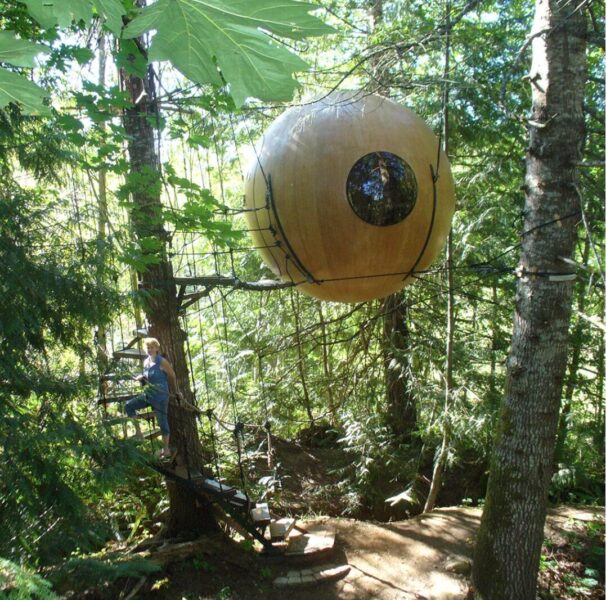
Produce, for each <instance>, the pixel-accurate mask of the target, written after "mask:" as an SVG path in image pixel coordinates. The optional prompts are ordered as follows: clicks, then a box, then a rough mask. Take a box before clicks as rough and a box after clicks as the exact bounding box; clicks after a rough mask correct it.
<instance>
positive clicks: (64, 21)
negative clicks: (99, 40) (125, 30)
mask: <svg viewBox="0 0 606 600" xmlns="http://www.w3.org/2000/svg"><path fill="white" fill-rule="evenodd" d="M21 1H22V2H23V3H24V4H26V5H27V10H28V11H29V13H30V14H31V15H32V17H34V19H36V21H38V23H40V25H41V26H42V27H45V28H52V27H55V26H59V27H69V26H70V25H71V24H72V21H75V22H76V23H78V22H79V21H83V22H84V23H85V24H87V25H88V23H90V21H91V20H92V19H93V17H94V16H99V17H101V18H102V19H104V21H105V24H106V26H107V28H108V29H109V30H110V31H111V32H112V33H114V34H115V35H120V30H121V29H122V16H123V15H125V14H126V11H125V9H124V6H123V3H122V0H56V1H53V0H21Z"/></svg>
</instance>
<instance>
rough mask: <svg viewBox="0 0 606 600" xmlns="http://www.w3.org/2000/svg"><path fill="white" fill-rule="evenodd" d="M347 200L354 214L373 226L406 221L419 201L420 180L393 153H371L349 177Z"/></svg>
mask: <svg viewBox="0 0 606 600" xmlns="http://www.w3.org/2000/svg"><path fill="white" fill-rule="evenodd" d="M347 199H348V201H349V204H350V205H351V208H352V209H353V211H354V212H355V213H356V215H358V217H360V219H362V220H363V221H366V222H367V223H370V224H371V225H380V226H385V225H395V224H396V223H399V222H400V221H403V220H404V219H405V218H406V217H407V216H408V215H409V214H410V213H411V212H412V209H413V208H414V206H415V202H416V201H417V180H416V178H415V174H414V173H413V171H412V169H411V168H410V166H409V165H408V164H407V163H406V162H405V161H404V160H403V159H401V158H400V157H399V156H396V155H395V154H392V153H391V152H371V153H370V154H367V155H366V156H363V157H362V158H361V159H360V160H358V161H357V162H356V164H355V165H354V166H353V167H352V169H351V171H350V172H349V175H348V176H347Z"/></svg>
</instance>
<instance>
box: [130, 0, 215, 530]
mask: <svg viewBox="0 0 606 600" xmlns="http://www.w3.org/2000/svg"><path fill="white" fill-rule="evenodd" d="M138 4H139V6H143V5H144V4H145V0H139V2H138ZM137 42H138V45H139V48H141V49H142V50H143V51H145V48H144V40H143V38H140V39H138V40H137ZM120 78H121V82H122V85H123V88H124V90H125V91H126V92H127V94H128V97H129V99H130V102H131V106H130V107H129V108H127V109H126V110H125V112H124V117H123V122H124V129H125V130H126V133H127V135H128V154H129V159H130V171H129V174H128V183H129V186H130V190H131V197H132V204H133V205H132V208H131V214H130V216H131V222H132V227H133V229H134V233H135V236H136V238H137V240H139V242H144V241H145V240H155V241H156V243H158V248H156V251H155V252H154V254H155V255H156V256H157V257H158V262H156V263H155V264H152V265H150V266H148V268H147V269H145V270H143V271H142V272H140V273H139V289H140V292H141V297H142V302H143V307H144V310H145V314H146V316H147V320H148V323H149V331H150V335H151V336H153V337H156V338H158V339H159V340H160V343H161V345H162V349H161V352H162V355H163V356H165V357H166V358H167V359H168V360H169V361H170V362H171V364H172V365H173V367H174V370H175V373H176V377H177V385H178V388H179V391H180V392H181V393H182V394H183V397H184V399H185V400H186V401H188V402H190V403H191V402H192V401H193V394H192V392H191V388H190V383H189V375H188V369H187V361H186V356H185V348H184V343H185V332H184V331H183V330H182V329H181V327H180V325H179V318H178V304H177V293H176V286H175V282H174V278H173V270H172V265H171V262H170V259H169V257H168V255H167V252H166V244H167V242H168V236H167V232H166V230H165V229H164V224H163V219H162V200H161V189H162V186H161V178H160V164H159V160H158V155H157V152H156V148H155V138H154V126H153V123H157V122H158V114H157V112H156V111H157V106H156V104H155V90H154V73H153V70H152V67H151V66H149V67H148V71H147V76H146V77H145V79H141V78H140V77H137V76H135V75H133V74H130V73H128V72H126V71H125V70H124V69H122V70H121V72H120ZM168 418H169V424H170V429H171V446H172V447H174V448H176V460H177V465H178V467H180V468H181V469H182V472H183V473H185V472H187V471H189V472H192V471H201V469H202V466H203V464H204V460H203V452H202V447H201V445H200V441H199V437H198V429H197V423H196V417H195V415H194V414H193V413H192V412H190V411H186V410H183V409H182V408H180V406H179V403H178V402H177V401H176V399H175V398H174V397H171V401H170V407H169V415H168ZM168 491H169V497H170V514H169V521H168V530H169V532H170V535H175V534H178V533H183V532H186V533H187V534H188V535H190V534H192V533H194V532H201V531H206V530H208V529H212V528H214V526H215V524H216V523H215V520H214V518H213V516H212V510H210V509H209V507H208V506H206V507H203V508H204V509H203V510H200V509H199V508H198V504H199V503H200V500H199V499H197V498H196V497H195V496H194V495H193V494H192V493H191V492H190V491H189V490H187V489H186V488H185V487H183V486H178V485H177V484H175V483H174V482H168Z"/></svg>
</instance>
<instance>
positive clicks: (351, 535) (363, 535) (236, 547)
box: [71, 439, 604, 600]
mask: <svg viewBox="0 0 606 600" xmlns="http://www.w3.org/2000/svg"><path fill="white" fill-rule="evenodd" d="M276 449H277V455H278V456H279V458H280V461H281V464H282V472H283V481H282V489H281V491H280V493H279V494H278V495H277V496H276V497H275V498H274V501H272V503H271V508H272V511H276V514H284V515H285V514H291V515H331V516H322V517H320V516H315V517H313V518H312V517H309V516H308V517H306V518H302V520H301V521H299V523H300V524H301V525H302V526H303V527H306V528H309V527H313V526H314V525H321V526H322V527H324V528H329V529H332V530H334V531H335V533H336V542H335V548H334V553H333V555H332V556H330V557H328V558H326V559H325V561H324V563H322V564H321V565H318V567H317V568H322V567H323V568H331V567H333V568H335V567H340V566H341V567H344V568H343V569H342V570H343V571H344V570H347V569H348V571H347V573H346V574H345V576H344V577H342V578H341V579H339V580H335V581H322V582H321V583H316V584H315V585H314V586H313V587H301V586H296V585H295V586H292V587H276V580H277V579H279V578H281V579H282V581H283V582H284V579H285V578H287V577H288V575H289V574H291V575H292V574H293V573H301V570H302V569H309V568H310V565H297V564H292V563H288V562H286V561H284V560H282V561H281V562H280V561H279V560H276V559H274V558H271V557H264V556H260V555H259V553H258V552H256V551H255V550H254V549H253V548H252V546H251V544H250V543H248V542H242V541H241V542H239V543H238V542H236V541H235V540H230V539H229V538H227V537H226V536H224V535H219V536H218V537H214V538H202V539H201V541H202V543H201V544H199V545H198V546H197V548H199V549H198V550H197V552H196V554H194V555H193V556H191V557H189V558H188V559H187V560H183V561H180V562H173V563H172V564H170V565H169V566H167V567H165V568H164V570H163V571H161V572H159V573H155V574H153V575H149V576H148V577H147V578H146V579H140V580H138V581H137V580H133V579H128V580H124V579H123V580H121V581H120V582H118V584H117V585H116V586H110V588H106V589H105V590H104V592H101V591H100V590H98V589H97V590H89V592H88V593H85V594H83V595H82V594H72V595H71V598H87V599H90V600H92V599H95V600H97V599H100V600H101V599H102V600H107V599H108V598H110V597H111V598H112V600H113V599H114V598H118V597H119V598H122V599H123V600H126V599H128V600H132V599H136V598H143V599H147V598H149V599H151V600H175V599H176V600H231V599H233V600H274V599H275V600H278V599H279V600H308V599H310V598H313V600H330V599H340V600H370V599H377V600H396V599H397V600H413V599H415V600H449V599H450V600H455V599H457V600H459V599H460V600H463V599H465V598H466V597H467V594H468V592H469V586H470V580H469V573H470V569H471V558H472V554H473V544H474V539H475V536H476V533H477V529H478V526H479V523H480V517H481V508H471V507H450V508H439V509H437V510H435V511H433V512H431V513H428V514H424V515H418V516H413V517H412V518H408V519H406V520H395V519H393V517H392V521H391V522H378V521H369V520H357V519H349V518H342V517H338V516H336V515H339V514H342V512H343V509H344V507H345V504H346V501H345V500H344V498H343V497H342V492H341V490H340V489H339V485H338V482H339V479H340V475H339V471H340V470H341V469H342V468H344V467H346V466H347V464H348V462H349V457H348V456H347V455H345V454H344V453H343V451H342V450H340V449H337V448H309V447H306V446H302V445H299V444H296V443H293V442H286V441H284V440H279V439H276ZM266 466H267V465H265V468H266ZM263 468H264V466H263V461H260V464H258V465H256V468H255V471H256V473H257V475H259V476H260V475H264V474H267V471H266V472H265V473H264V472H263ZM603 516H604V509H603V507H578V508H575V507H567V506H561V507H558V508H554V509H551V510H550V513H549V516H548V520H547V527H546V542H545V545H544V547H543V551H542V559H541V570H540V573H539V584H540V591H539V595H538V598H540V599H541V600H577V599H578V600H580V599H583V600H587V599H590V600H599V599H601V598H604V552H603ZM600 522H601V524H600ZM108 593H109V594H110V595H109V596H108Z"/></svg>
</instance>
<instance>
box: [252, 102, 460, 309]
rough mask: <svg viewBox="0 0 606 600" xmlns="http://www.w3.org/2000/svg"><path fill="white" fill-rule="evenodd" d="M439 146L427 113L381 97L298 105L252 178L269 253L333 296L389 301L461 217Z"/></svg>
mask: <svg viewBox="0 0 606 600" xmlns="http://www.w3.org/2000/svg"><path fill="white" fill-rule="evenodd" d="M438 147H439V143H438V140H437V138H436V136H435V135H434V134H433V133H432V131H431V130H430V129H429V127H428V126H427V125H426V124H425V123H424V122H423V121H422V120H421V119H420V118H419V117H418V116H417V115H415V114H414V113H413V112H411V111H410V110H407V109H406V108H403V107H401V106H400V105H398V104H396V103H395V102H392V101H391V100H387V99H386V98H382V97H380V96H376V95H368V96H361V95H354V94H353V93H352V92H338V93H333V94H331V95H330V96H328V97H327V98H324V99H319V100H316V101H314V102H312V103H310V104H305V105H302V106H297V107H294V108H291V109H289V110H287V111H286V112H284V113H283V114H282V115H281V116H280V117H279V118H277V119H276V120H275V121H274V122H273V123H272V124H271V125H270V127H269V128H268V129H267V131H266V132H265V135H264V136H263V140H262V143H261V145H260V149H259V150H258V155H257V156H256V157H255V159H254V162H253V164H252V165H251V168H250V169H249V172H248V175H247V178H246V191H245V193H246V206H247V209H249V210H248V212H247V219H248V225H249V229H250V231H251V234H252V236H253V239H254V242H255V246H256V247H257V248H259V251H260V253H261V255H262V257H263V260H264V261H265V263H266V264H267V265H268V266H269V268H270V269H271V270H272V271H273V272H274V273H275V274H276V275H277V276H278V277H280V278H281V279H282V280H284V281H288V280H291V281H294V282H295V283H297V284H301V282H304V283H302V284H301V285H299V287H298V289H300V290H301V291H303V292H304V293H306V294H309V295H311V296H315V297H316V298H320V299H323V300H335V301H340V302H361V301H364V300H370V299H372V298H382V297H384V296H388V295H389V294H392V293H393V292H395V291H397V290H399V289H400V288H402V287H403V286H405V285H407V284H408V283H411V282H412V281H413V277H412V276H411V273H412V272H419V271H423V270H424V269H427V267H428V266H429V265H430V264H431V263H432V261H434V260H435V259H436V257H437V256H438V254H439V252H440V250H441V249H442V247H443V246H444V243H445V241H446V237H447V235H448V231H449V229H450V223H451V219H452V215H453V212H454V184H453V180H452V175H451V172H450V165H449V163H448V159H447V158H446V155H445V154H444V153H443V152H442V151H440V159H439V166H438V164H437V161H438ZM436 172H437V173H438V178H437V181H436V182H435V186H434V179H433V174H434V173H436ZM269 181H271V186H270V187H271V194H268V187H269V186H268V182H269Z"/></svg>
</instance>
